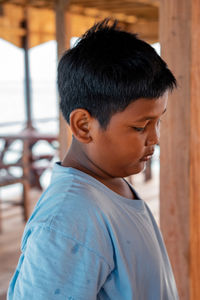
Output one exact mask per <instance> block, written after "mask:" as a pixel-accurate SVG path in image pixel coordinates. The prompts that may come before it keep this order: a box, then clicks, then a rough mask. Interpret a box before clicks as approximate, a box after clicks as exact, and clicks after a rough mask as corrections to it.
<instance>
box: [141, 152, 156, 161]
mask: <svg viewBox="0 0 200 300" xmlns="http://www.w3.org/2000/svg"><path fill="white" fill-rule="evenodd" d="M153 153H154V151H151V152H148V153H146V154H145V155H144V156H143V157H142V158H141V159H140V161H148V160H149V159H150V158H151V157H152V155H153Z"/></svg>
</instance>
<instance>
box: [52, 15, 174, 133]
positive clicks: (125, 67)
mask: <svg viewBox="0 0 200 300" xmlns="http://www.w3.org/2000/svg"><path fill="white" fill-rule="evenodd" d="M175 86H176V79H175V77H174V76H173V74H172V72H171V71H170V70H169V69H168V67H167V65H166V63H165V62H164V61H163V60H162V58H161V57H160V56H159V55H158V54H157V53H156V51H155V50H154V48H153V47H151V46H150V45H149V44H147V43H146V42H144V41H142V40H140V39H139V38H138V37H137V35H136V34H132V33H128V32H125V31H122V30H120V29H119V28H118V27H117V22H116V21H114V22H111V24H110V20H109V19H105V20H104V21H102V22H100V23H97V24H96V25H94V26H93V27H92V28H91V29H89V30H88V31H87V32H86V33H85V34H84V35H83V36H82V37H81V39H80V40H79V42H78V43H77V44H76V46H75V47H74V48H72V49H70V50H68V51H66V52H65V53H64V55H63V56H62V58H61V60H60V62H59V65H58V90H59V94H60V98H61V102H60V107H61V110H62V113H63V116H64V118H65V119H66V120H67V122H68V123H69V116H70V113H71V112H72V111H73V110H74V109H76V108H84V109H86V110H87V111H88V112H89V113H90V114H91V115H92V116H93V117H94V118H96V119H97V120H98V121H99V123H100V125H101V127H102V128H104V129H105V128H106V127H107V125H108V123H109V121H110V118H111V116H112V115H113V114H114V113H116V112H119V111H123V110H124V109H125V108H126V107H127V106H128V105H129V104H130V103H131V102H132V101H134V100H137V99H139V98H149V99H152V98H159V97H161V96H162V95H163V94H164V93H165V92H166V91H167V90H172V89H173V88H174V87H175Z"/></svg>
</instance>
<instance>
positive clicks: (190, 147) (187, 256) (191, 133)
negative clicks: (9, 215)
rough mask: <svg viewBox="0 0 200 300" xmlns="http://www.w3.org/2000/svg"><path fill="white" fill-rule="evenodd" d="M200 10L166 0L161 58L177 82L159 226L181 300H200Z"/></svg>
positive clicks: (166, 132)
mask: <svg viewBox="0 0 200 300" xmlns="http://www.w3.org/2000/svg"><path fill="white" fill-rule="evenodd" d="M199 11H200V4H199V3H198V1H193V0H162V1H161V3H160V41H161V49H162V50H161V51H162V57H163V58H164V59H165V60H166V61H167V63H168V65H169V67H170V69H171V70H172V71H173V72H174V74H175V76H176V78H177V80H178V88H177V90H176V91H175V92H174V93H173V94H172V95H170V97H169V105H168V112H167V115H166V118H165V121H164V122H163V127H162V129H161V141H160V145H161V172H160V220H161V229H162V232H163V235H164V239H165V242H166V246H167V249H168V253H169V256H170V260H171V263H172V266H173V270H174V273H175V278H176V282H177V286H178V290H179V294H180V299H181V300H186V299H187V300H188V299H190V300H196V299H200V288H199V283H200V271H199V267H200V221H199V220H200V174H199V169H200V141H199V139H200V109H199V99H200V83H199V78H200V58H199V45H200V34H199V33H200V32H199V28H200V23H199V22H200V21H199V20H200V16H199Z"/></svg>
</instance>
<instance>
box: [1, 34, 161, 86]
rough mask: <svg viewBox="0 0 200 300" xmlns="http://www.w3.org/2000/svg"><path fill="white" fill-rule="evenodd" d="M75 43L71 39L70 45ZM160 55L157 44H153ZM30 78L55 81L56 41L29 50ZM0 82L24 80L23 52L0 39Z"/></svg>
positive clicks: (74, 39)
mask: <svg viewBox="0 0 200 300" xmlns="http://www.w3.org/2000/svg"><path fill="white" fill-rule="evenodd" d="M75 41H76V38H72V41H71V44H73V43H74V42H75ZM154 47H155V49H156V50H157V51H158V53H160V47H159V44H158V43H156V44H154ZM29 61H30V70H31V78H32V79H35V80H38V81H41V80H42V81H43V80H56V65H57V56H56V41H49V42H47V43H44V44H41V45H39V46H36V47H33V48H31V49H30V53H29ZM0 66H1V67H0V81H9V80H10V81H13V80H17V81H18V80H20V81H21V80H23V79H24V55H23V50H22V49H21V48H18V47H16V46H14V45H13V44H11V43H9V42H7V41H5V40H3V39H0Z"/></svg>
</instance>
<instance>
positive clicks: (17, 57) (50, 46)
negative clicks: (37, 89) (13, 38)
mask: <svg viewBox="0 0 200 300" xmlns="http://www.w3.org/2000/svg"><path fill="white" fill-rule="evenodd" d="M29 61H30V70H31V77H32V78H33V79H35V80H39V81H40V80H53V79H56V64H57V56H56V41H50V42H47V43H44V44H41V45H39V46H36V47H33V48H31V49H30V53H29ZM0 66H1V67H0V81H9V80H10V81H13V80H17V81H18V80H19V81H21V80H23V79H24V55H23V50H22V49H21V48H18V47H16V46H14V45H13V44H11V43H9V42H7V41H5V40H3V39H0Z"/></svg>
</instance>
